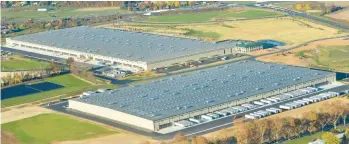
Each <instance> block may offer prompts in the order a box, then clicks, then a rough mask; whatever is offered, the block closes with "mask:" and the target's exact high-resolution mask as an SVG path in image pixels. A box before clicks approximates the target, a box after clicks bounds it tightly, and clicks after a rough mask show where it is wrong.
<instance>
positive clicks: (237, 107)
mask: <svg viewBox="0 0 349 144" xmlns="http://www.w3.org/2000/svg"><path fill="white" fill-rule="evenodd" d="M232 108H233V109H237V110H239V112H242V111H246V110H248V108H246V107H242V106H235V107H232Z"/></svg>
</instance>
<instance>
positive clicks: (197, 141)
mask: <svg viewBox="0 0 349 144" xmlns="http://www.w3.org/2000/svg"><path fill="white" fill-rule="evenodd" d="M191 144H208V140H207V139H206V138H205V137H203V136H196V137H194V138H193V139H192V140H191Z"/></svg>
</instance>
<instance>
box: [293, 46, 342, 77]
mask: <svg viewBox="0 0 349 144" xmlns="http://www.w3.org/2000/svg"><path fill="white" fill-rule="evenodd" d="M296 56H298V57H300V58H310V59H312V60H313V61H314V63H315V65H314V66H315V67H318V68H324V69H332V70H335V71H344V72H349V57H348V56H349V45H345V46H325V47H324V46H322V47H318V48H317V49H316V50H306V51H300V52H299V53H297V54H296Z"/></svg>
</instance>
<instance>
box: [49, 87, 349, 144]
mask: <svg viewBox="0 0 349 144" xmlns="http://www.w3.org/2000/svg"><path fill="white" fill-rule="evenodd" d="M346 89H349V85H343V86H339V87H335V88H331V89H327V90H323V91H320V92H316V93H312V94H308V95H305V96H301V97H296V98H293V99H288V100H286V101H283V102H280V103H274V104H271V105H266V106H264V107H259V108H257V109H254V110H250V111H246V112H244V113H240V114H238V115H237V116H236V117H237V118H239V117H243V116H244V115H245V114H247V113H251V112H255V111H259V110H265V109H267V108H271V107H279V105H281V104H284V103H288V102H291V101H295V100H299V99H303V98H305V97H310V96H313V95H317V94H320V93H323V92H327V91H333V92H340V91H343V90H346ZM67 105H68V102H67V101H60V102H56V103H52V104H51V105H50V106H46V105H45V104H44V105H43V107H46V108H49V109H52V110H55V111H58V112H62V113H66V114H70V115H74V116H77V117H81V118H85V119H89V120H92V121H96V122H99V123H103V124H106V125H109V126H112V127H116V128H120V129H124V130H127V131H131V132H134V133H137V134H140V135H144V136H149V137H152V138H154V139H157V140H168V139H171V138H173V137H174V136H175V135H176V134H177V133H183V134H185V135H186V136H187V137H189V138H191V137H194V136H197V135H203V134H206V133H210V132H214V131H217V130H220V129H223V128H227V127H231V126H232V125H233V123H232V121H233V116H227V117H224V118H221V119H217V120H214V121H210V122H208V123H203V124H200V125H195V126H192V127H188V128H185V129H182V130H179V131H175V132H171V133H167V134H160V133H156V132H150V131H147V130H142V129H140V128H136V127H134V126H131V125H128V124H123V123H121V122H117V121H113V120H109V119H105V118H101V117H99V116H94V115H89V114H86V113H82V112H78V111H74V110H70V109H66V108H65V107H63V106H67Z"/></svg>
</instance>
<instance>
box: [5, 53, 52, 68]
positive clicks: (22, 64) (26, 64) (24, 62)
mask: <svg viewBox="0 0 349 144" xmlns="http://www.w3.org/2000/svg"><path fill="white" fill-rule="evenodd" d="M12 58H13V59H12V60H11V59H9V60H4V61H1V69H2V70H17V69H20V70H28V69H40V68H47V67H49V65H50V64H49V63H47V62H41V61H38V60H33V59H27V58H22V57H18V56H15V57H12Z"/></svg>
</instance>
